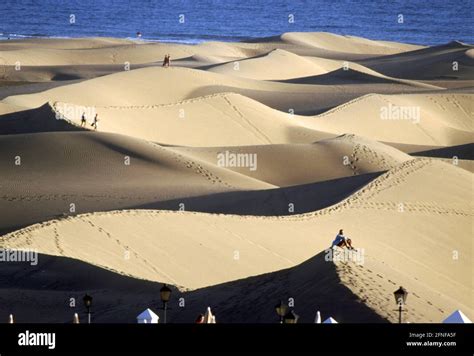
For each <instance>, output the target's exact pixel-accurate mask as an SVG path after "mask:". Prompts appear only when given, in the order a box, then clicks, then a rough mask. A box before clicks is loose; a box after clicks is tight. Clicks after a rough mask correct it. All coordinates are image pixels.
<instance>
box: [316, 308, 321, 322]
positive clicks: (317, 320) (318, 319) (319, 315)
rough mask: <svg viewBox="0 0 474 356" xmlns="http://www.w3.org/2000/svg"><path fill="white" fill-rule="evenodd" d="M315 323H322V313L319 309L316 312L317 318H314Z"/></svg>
mask: <svg viewBox="0 0 474 356" xmlns="http://www.w3.org/2000/svg"><path fill="white" fill-rule="evenodd" d="M314 323H315V324H321V313H320V312H319V310H318V311H317V312H316V318H314Z"/></svg>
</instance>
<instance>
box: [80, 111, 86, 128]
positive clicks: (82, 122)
mask: <svg viewBox="0 0 474 356" xmlns="http://www.w3.org/2000/svg"><path fill="white" fill-rule="evenodd" d="M84 126H86V113H85V112H83V113H82V116H81V127H84Z"/></svg>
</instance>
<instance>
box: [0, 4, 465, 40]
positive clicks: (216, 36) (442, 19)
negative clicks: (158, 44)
mask: <svg viewBox="0 0 474 356" xmlns="http://www.w3.org/2000/svg"><path fill="white" fill-rule="evenodd" d="M0 1H1V2H0V38H4V39H5V38H8V37H10V38H15V37H23V36H26V37H30V36H39V37H87V36H108V37H121V38H129V37H135V34H136V33H137V31H140V32H141V33H142V38H143V39H145V40H161V41H172V42H189V43H195V42H201V41H209V40H220V41H238V40H245V39H250V38H255V37H267V36H274V35H278V34H281V33H283V32H290V31H324V32H332V33H337V34H346V35H355V36H362V37H366V38H370V39H380V40H390V41H401V42H407V43H417V44H441V43H446V42H450V41H452V40H459V41H463V42H468V43H474V27H473V26H474V25H473V23H474V21H473V20H474V18H473V12H474V0H430V1H428V0H425V1H421V0H416V1H408V0H405V1H401V0H379V1H376V0H372V1H362V0H340V1H338V0H273V1H270V0H267V1H264V0H253V1H244V0H202V1H197V0H162V1H160V0H142V1H131V0H0ZM399 15H403V22H402V23H400V22H399V20H400V19H401V18H400V16H399ZM292 19H293V20H294V21H291V20H292ZM73 20H74V21H73Z"/></svg>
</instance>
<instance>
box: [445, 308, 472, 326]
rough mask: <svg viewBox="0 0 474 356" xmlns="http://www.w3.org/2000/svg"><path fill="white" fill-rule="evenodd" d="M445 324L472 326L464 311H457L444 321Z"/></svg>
mask: <svg viewBox="0 0 474 356" xmlns="http://www.w3.org/2000/svg"><path fill="white" fill-rule="evenodd" d="M443 323H445V324H472V321H471V320H470V319H469V318H468V317H467V316H466V314H464V313H463V312H462V311H460V310H459V309H458V310H455V311H454V313H452V314H451V315H450V316H448V317H447V318H446V319H444V320H443Z"/></svg>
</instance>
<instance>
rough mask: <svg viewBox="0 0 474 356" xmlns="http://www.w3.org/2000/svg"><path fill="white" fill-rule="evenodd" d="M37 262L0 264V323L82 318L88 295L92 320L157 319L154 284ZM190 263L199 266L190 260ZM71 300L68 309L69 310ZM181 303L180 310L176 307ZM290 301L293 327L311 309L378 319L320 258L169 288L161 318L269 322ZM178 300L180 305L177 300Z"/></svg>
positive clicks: (43, 258)
mask: <svg viewBox="0 0 474 356" xmlns="http://www.w3.org/2000/svg"><path fill="white" fill-rule="evenodd" d="M38 261H39V263H38V265H37V266H31V265H30V264H27V263H25V262H24V263H19V262H2V268H1V269H0V283H1V289H0V318H2V319H3V320H5V321H6V320H7V318H8V315H9V314H10V313H13V314H14V316H15V320H16V322H18V323H21V322H52V323H68V322H71V321H72V316H73V314H74V313H75V312H78V313H79V315H80V318H82V319H84V317H85V316H84V307H83V305H82V296H83V295H84V294H85V293H89V294H90V295H92V296H93V297H94V301H93V320H94V322H105V323H110V322H115V323H134V322H135V317H136V315H138V314H139V313H140V312H141V311H143V310H144V309H146V308H148V307H149V308H151V309H153V310H154V311H155V312H158V313H159V314H160V315H161V310H159V308H160V307H161V302H160V301H159V289H160V288H161V284H160V283H156V282H150V281H145V280H140V279H136V278H132V277H128V276H124V275H121V274H118V273H114V272H112V271H109V270H106V269H103V268H100V267H96V266H93V265H90V264H88V263H84V262H81V261H78V260H74V259H70V258H66V257H57V256H49V255H39V256H38ZM193 263H199V261H194V262H193ZM71 298H75V301H76V306H75V307H71V306H70V304H71ZM179 298H184V299H183V300H184V303H185V307H180V306H179V304H178V303H179ZM288 298H294V303H295V311H296V313H297V314H299V315H300V322H304V323H312V322H314V317H315V314H316V311H317V310H320V311H321V314H322V317H323V318H324V319H325V318H327V317H329V316H332V317H333V318H335V319H336V320H337V321H339V322H341V323H356V322H385V321H386V320H385V319H383V318H382V317H381V316H379V315H378V314H376V313H375V312H374V311H373V310H371V309H370V308H368V307H367V306H366V305H365V304H363V303H362V302H361V301H360V300H359V299H358V297H357V296H356V295H354V294H353V293H352V292H351V291H350V290H349V289H348V288H347V287H345V286H344V285H343V284H342V283H340V280H339V277H338V274H337V272H336V268H335V265H334V264H333V263H332V262H326V261H325V253H324V252H320V253H319V254H317V255H316V256H314V257H313V258H311V259H309V260H307V261H305V262H303V263H302V264H300V265H297V266H295V267H292V268H289V269H285V270H280V271H276V272H271V273H266V274H262V275H258V276H253V277H249V278H245V279H241V280H236V281H232V282H228V283H223V284H219V285H214V286H210V287H205V288H201V289H198V290H194V291H188V292H180V291H178V290H177V289H176V288H174V287H173V293H172V300H171V302H170V304H169V307H170V310H169V313H168V321H169V322H174V323H187V322H194V320H195V318H196V316H197V315H198V314H199V313H202V312H204V311H205V309H206V307H207V306H211V307H212V309H213V311H214V313H215V314H216V317H217V321H218V322H227V323H252V322H254V323H274V322H277V321H278V317H277V315H276V313H275V310H274V305H275V304H276V303H277V302H278V301H279V300H280V299H281V300H287V299H288ZM183 300H182V301H183Z"/></svg>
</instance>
